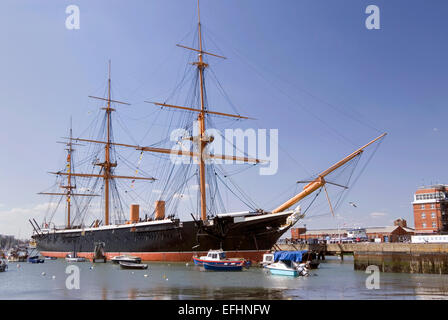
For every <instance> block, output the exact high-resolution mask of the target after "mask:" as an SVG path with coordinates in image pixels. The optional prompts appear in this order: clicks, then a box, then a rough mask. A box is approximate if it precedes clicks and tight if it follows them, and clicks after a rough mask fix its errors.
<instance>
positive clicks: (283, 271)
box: [265, 261, 309, 277]
mask: <svg viewBox="0 0 448 320" xmlns="http://www.w3.org/2000/svg"><path fill="white" fill-rule="evenodd" d="M265 268H266V269H269V271H270V272H271V274H275V275H280V276H293V277H297V276H308V275H309V268H308V267H307V265H306V263H300V264H299V263H297V262H291V264H289V263H288V262H286V261H278V262H274V263H271V264H269V265H267V266H266V267H265Z"/></svg>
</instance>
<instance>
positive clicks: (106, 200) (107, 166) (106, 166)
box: [103, 60, 112, 226]
mask: <svg viewBox="0 0 448 320" xmlns="http://www.w3.org/2000/svg"><path fill="white" fill-rule="evenodd" d="M110 67H111V66H110V60H109V79H108V81H107V83H108V86H107V108H106V114H107V143H106V146H105V148H104V151H105V157H104V164H103V169H104V224H105V225H106V226H107V225H109V180H110V176H111V162H110V115H111V112H112V111H111V108H110V82H111V79H110V72H111V70H110Z"/></svg>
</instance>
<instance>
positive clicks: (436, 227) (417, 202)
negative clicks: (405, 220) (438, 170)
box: [412, 184, 448, 234]
mask: <svg viewBox="0 0 448 320" xmlns="http://www.w3.org/2000/svg"><path fill="white" fill-rule="evenodd" d="M412 206H413V209H414V226H415V233H417V234H422V233H447V232H448V185H443V184H438V185H432V186H426V187H421V188H419V189H418V190H417V191H416V192H415V194H414V201H413V202H412Z"/></svg>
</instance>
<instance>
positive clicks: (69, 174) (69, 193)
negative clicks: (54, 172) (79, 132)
mask: <svg viewBox="0 0 448 320" xmlns="http://www.w3.org/2000/svg"><path fill="white" fill-rule="evenodd" d="M72 134H73V131H72V119H71V118H70V140H69V141H68V142H59V143H64V144H66V146H67V149H65V150H67V164H66V168H67V172H66V173H64V175H66V176H67V185H65V186H64V185H61V186H60V188H63V189H66V190H67V191H66V192H64V193H60V192H40V193H38V194H45V195H63V196H65V197H66V201H67V222H66V228H67V229H70V228H71V207H72V204H71V200H72V196H86V197H95V196H97V195H96V194H84V193H73V191H72V190H73V189H76V185H72V176H76V174H74V173H73V171H72V170H73V157H72V152H73V151H74V149H73V145H75V144H74V143H73V142H72V140H73V138H72Z"/></svg>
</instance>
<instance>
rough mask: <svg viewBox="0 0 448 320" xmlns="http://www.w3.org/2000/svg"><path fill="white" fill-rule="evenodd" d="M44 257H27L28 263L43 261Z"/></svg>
mask: <svg viewBox="0 0 448 320" xmlns="http://www.w3.org/2000/svg"><path fill="white" fill-rule="evenodd" d="M44 262H45V259H39V256H33V257H28V263H44Z"/></svg>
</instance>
